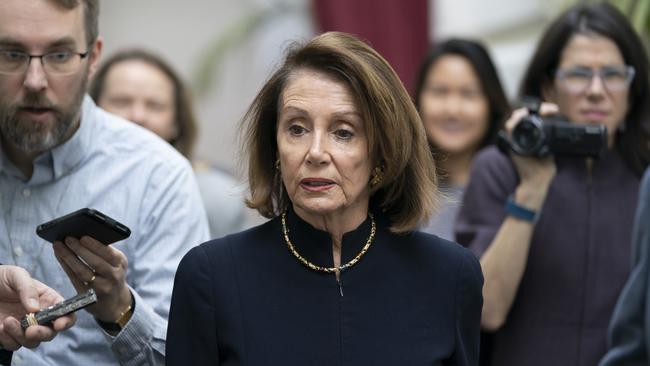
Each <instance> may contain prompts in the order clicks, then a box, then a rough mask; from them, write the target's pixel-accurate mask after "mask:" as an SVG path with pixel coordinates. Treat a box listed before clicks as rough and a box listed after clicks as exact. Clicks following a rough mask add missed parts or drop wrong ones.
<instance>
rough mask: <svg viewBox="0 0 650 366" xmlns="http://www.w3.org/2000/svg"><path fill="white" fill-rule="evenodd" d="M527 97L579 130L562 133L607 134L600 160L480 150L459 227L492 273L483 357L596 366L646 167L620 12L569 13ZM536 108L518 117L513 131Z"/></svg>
mask: <svg viewBox="0 0 650 366" xmlns="http://www.w3.org/2000/svg"><path fill="white" fill-rule="evenodd" d="M521 96H522V97H523V96H532V97H535V98H539V99H541V100H543V101H545V102H547V103H543V104H542V105H541V108H540V113H541V115H543V116H545V115H550V114H557V113H558V112H559V114H560V115H561V116H560V118H561V119H563V120H566V121H569V122H570V123H571V124H569V125H565V129H563V131H566V130H567V129H568V128H577V127H578V126H576V125H575V124H582V125H584V126H585V127H584V128H583V130H582V131H585V132H586V131H590V130H599V127H602V126H604V127H606V128H607V133H606V134H605V135H604V136H603V139H602V140H601V141H602V144H603V145H604V146H602V147H603V149H602V150H601V151H602V153H601V154H600V156H599V158H598V159H594V158H593V157H587V156H585V155H580V154H578V155H577V156H576V155H572V154H571V153H576V151H573V152H572V151H570V150H571V149H570V148H568V149H567V150H569V151H568V152H569V153H567V154H556V155H555V156H552V155H551V156H548V155H546V156H544V155H541V156H540V155H538V154H537V153H535V152H533V153H529V154H523V153H520V154H516V153H514V152H510V153H509V154H508V153H502V152H500V151H498V150H497V149H496V148H487V149H485V150H483V151H481V152H480V153H479V154H478V155H477V157H476V161H475V164H474V165H473V168H472V172H471V175H470V180H469V183H468V185H467V188H466V191H465V194H464V196H463V206H462V207H461V209H460V212H459V216H458V220H457V222H456V226H455V228H456V239H457V240H458V241H459V242H460V243H461V244H463V245H466V246H468V247H469V248H470V249H471V250H472V251H473V252H474V253H475V254H476V255H477V256H479V257H480V259H481V265H482V269H483V274H484V276H485V286H484V288H483V296H484V299H485V301H484V304H483V314H482V319H481V324H482V326H483V328H484V329H485V330H487V331H490V332H492V334H491V343H487V344H484V345H482V347H481V352H485V353H486V355H487V356H488V357H489V361H490V362H489V364H490V365H495V366H509V365H527V366H547V365H576V366H591V365H596V364H597V363H598V361H599V359H600V358H601V357H602V356H603V355H604V353H605V351H606V334H607V327H608V323H609V320H610V317H611V315H612V311H613V309H614V305H615V303H616V299H617V297H618V295H619V293H620V291H621V289H622V288H623V285H624V284H625V281H626V280H627V278H628V275H629V273H630V243H631V236H632V235H631V234H632V227H633V223H634V211H635V208H636V206H637V200H638V189H639V181H640V177H641V175H642V174H643V171H644V170H645V168H646V167H647V165H648V163H649V162H650V135H649V133H650V85H649V84H648V58H647V55H646V54H645V52H644V48H643V44H642V43H641V40H640V39H639V36H638V35H637V34H636V33H635V31H634V29H633V28H632V27H631V26H630V23H629V22H628V20H627V19H626V18H625V17H624V16H623V15H622V14H621V13H620V12H619V11H618V10H616V8H614V7H613V6H611V5H609V4H606V3H598V4H580V5H576V6H573V7H571V8H569V9H568V10H567V11H565V12H564V13H563V14H561V15H560V16H559V17H558V18H557V19H556V20H555V22H553V23H552V24H551V25H550V27H548V29H547V30H546V32H545V34H544V36H543V37H542V39H541V41H540V42H539V44H538V46H537V51H536V52H535V54H534V56H533V58H532V59H531V62H530V64H529V66H528V70H527V72H526V73H525V76H524V78H523V82H522V87H521ZM535 109H537V108H535ZM530 113H531V112H530V111H529V110H527V109H526V108H522V109H518V110H516V111H515V112H513V114H512V116H511V117H510V118H509V119H508V121H506V123H505V126H506V130H507V131H508V133H511V132H512V131H513V130H514V129H515V127H516V126H517V125H518V124H519V123H521V121H522V119H523V118H524V117H526V116H528V115H530ZM556 117H557V116H556ZM544 123H546V124H548V123H549V122H548V120H546V121H544ZM596 126H598V128H594V127H596ZM531 131H532V130H531ZM529 136H530V135H529ZM540 136H542V135H540ZM558 136H561V134H558ZM571 136H577V134H572V135H571ZM534 140H535V139H531V140H530V141H534ZM580 140H581V139H576V140H574V141H571V142H570V143H569V142H568V139H567V140H565V142H566V145H568V146H567V147H578V146H581V145H583V144H580ZM531 146H532V144H531Z"/></svg>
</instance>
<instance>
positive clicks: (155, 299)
mask: <svg viewBox="0 0 650 366" xmlns="http://www.w3.org/2000/svg"><path fill="white" fill-rule="evenodd" d="M0 207H1V212H0V262H3V263H4V264H16V265H18V266H21V267H23V268H25V269H27V270H28V271H29V272H30V273H31V274H32V276H34V277H35V278H37V279H38V280H40V281H42V282H44V283H46V284H47V285H49V286H51V287H53V288H54V289H56V290H57V291H59V292H60V293H61V294H62V295H63V296H64V297H66V298H68V297H70V296H72V295H74V294H75V293H76V291H75V290H74V288H73V287H72V284H71V283H70V280H69V279H68V277H67V276H66V274H65V272H64V271H63V269H62V268H61V266H60V265H59V263H58V262H57V260H56V258H55V257H54V252H53V250H52V245H51V244H50V243H48V242H46V241H44V240H42V239H41V238H39V237H38V236H37V235H36V233H35V229H36V226H37V225H38V224H41V223H43V222H46V221H49V220H51V219H54V218H56V217H59V216H62V215H64V214H67V213H70V212H72V211H75V210H77V209H79V208H83V207H90V208H94V209H97V210H99V211H101V212H103V213H105V214H107V215H109V216H111V217H113V218H114V219H116V220H118V221H120V222H122V223H124V224H126V225H127V226H128V227H129V228H130V229H131V231H132V234H131V237H130V238H128V239H127V240H125V241H123V242H119V243H116V244H114V246H115V248H117V249H119V250H121V251H122V252H124V253H125V254H126V256H127V258H128V261H129V266H128V272H127V275H126V280H127V283H128V285H129V287H130V288H131V292H132V293H133V296H134V298H135V302H136V307H135V312H134V314H133V316H132V318H131V320H130V321H129V323H127V325H126V327H125V328H124V329H123V330H122V331H121V332H120V333H119V334H118V335H117V336H116V337H111V336H109V335H108V334H107V333H105V332H104V331H103V330H102V329H101V328H100V327H99V325H98V324H97V323H96V322H95V320H94V319H93V317H92V316H91V315H90V314H89V313H87V312H85V311H80V312H78V313H77V323H76V324H75V326H74V327H72V328H71V329H70V330H67V331H64V332H62V333H61V334H59V335H58V336H57V337H56V338H55V339H54V340H53V341H52V342H47V343H43V344H41V346H39V347H38V348H36V349H34V350H29V349H26V348H22V349H20V350H19V351H18V352H15V353H14V358H13V363H14V364H24V365H30V366H35V365H93V366H99V365H115V364H117V363H118V362H119V363H120V364H124V365H142V364H162V363H164V354H165V337H166V329H167V316H168V313H169V303H170V298H171V293H172V286H173V280H174V274H175V271H176V267H177V265H178V263H179V261H180V259H181V258H182V257H183V255H184V254H185V253H186V252H187V251H188V250H189V249H191V248H192V247H193V246H195V245H197V244H199V243H201V242H203V241H205V240H207V239H208V226H207V221H206V217H205V211H204V209H203V205H202V203H201V199H200V196H199V193H198V188H197V184H196V181H195V178H194V175H193V173H192V169H191V167H190V165H189V163H188V162H187V160H185V159H184V158H183V157H182V156H181V155H180V154H178V153H177V152H176V151H175V150H174V149H173V148H172V147H171V146H170V145H169V144H167V143H166V142H164V141H163V140H161V139H159V138H158V137H156V136H155V135H154V134H152V133H150V132H149V131H147V130H145V129H143V128H141V127H139V126H137V125H135V124H133V123H130V122H128V121H125V120H123V119H120V118H118V117H116V116H114V115H111V114H109V113H107V112H105V111H103V110H102V109H100V108H98V107H97V106H95V104H94V103H93V101H92V100H91V99H90V98H89V97H86V98H85V100H84V102H83V106H82V114H81V125H80V127H79V129H78V130H77V131H76V133H75V134H74V135H73V136H72V138H70V139H69V140H68V141H66V142H65V143H64V144H62V145H60V146H58V147H56V148H54V149H52V150H51V151H49V152H46V153H44V154H42V155H41V156H39V157H38V158H37V159H36V160H35V161H34V173H33V175H32V177H31V178H30V179H26V178H25V177H24V175H23V174H22V173H21V172H20V171H19V170H18V169H17V168H16V167H15V166H14V165H13V164H12V163H11V162H10V161H9V160H8V159H7V157H6V156H5V155H4V154H3V153H2V149H0Z"/></svg>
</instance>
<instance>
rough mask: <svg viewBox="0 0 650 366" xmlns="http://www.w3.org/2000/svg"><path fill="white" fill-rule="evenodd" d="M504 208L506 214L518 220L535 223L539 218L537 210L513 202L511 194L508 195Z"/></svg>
mask: <svg viewBox="0 0 650 366" xmlns="http://www.w3.org/2000/svg"><path fill="white" fill-rule="evenodd" d="M505 208H506V213H507V214H508V215H510V216H512V217H514V218H517V219H520V220H524V221H528V222H532V223H536V222H537V219H538V218H539V212H537V211H535V210H531V209H529V208H526V207H524V206H520V205H519V204H517V202H515V200H514V198H513V197H512V195H510V196H508V200H507V201H506V206H505Z"/></svg>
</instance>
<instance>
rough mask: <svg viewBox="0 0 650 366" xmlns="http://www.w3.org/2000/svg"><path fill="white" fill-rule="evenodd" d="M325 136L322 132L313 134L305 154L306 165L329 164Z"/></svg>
mask: <svg viewBox="0 0 650 366" xmlns="http://www.w3.org/2000/svg"><path fill="white" fill-rule="evenodd" d="M325 138H326V134H325V133H322V132H315V133H314V134H313V138H312V139H311V144H310V146H309V151H308V152H307V163H309V164H313V165H319V164H326V163H327V162H329V154H328V153H327V151H326V150H327V142H326V140H325Z"/></svg>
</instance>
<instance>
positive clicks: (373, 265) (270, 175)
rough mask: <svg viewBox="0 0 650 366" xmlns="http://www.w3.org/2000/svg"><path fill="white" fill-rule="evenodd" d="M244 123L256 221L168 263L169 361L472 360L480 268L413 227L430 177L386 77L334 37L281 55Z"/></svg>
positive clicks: (404, 101)
mask: <svg viewBox="0 0 650 366" xmlns="http://www.w3.org/2000/svg"><path fill="white" fill-rule="evenodd" d="M244 121H245V122H246V125H245V133H246V135H245V136H246V141H245V144H244V146H245V149H247V151H246V152H247V154H248V157H249V161H248V166H249V184H250V198H249V199H248V205H249V206H250V207H252V208H255V209H257V210H258V211H259V212H260V213H261V214H262V215H264V216H266V217H269V218H271V220H270V221H268V222H267V223H265V224H263V225H261V226H258V227H255V228H252V229H250V230H247V231H244V232H242V233H239V234H235V235H230V236H227V237H225V238H221V239H217V240H213V241H211V242H208V243H205V244H203V245H201V246H199V247H197V248H195V249H193V250H192V251H190V252H189V253H188V254H187V255H186V257H185V258H184V259H183V261H182V263H181V264H180V266H179V269H178V272H177V275H176V281H175V284H174V294H173V298H172V305H171V313H170V319H169V327H168V334H167V352H166V354H167V364H168V365H476V364H477V356H478V346H479V345H478V341H479V322H480V311H481V305H482V297H481V287H482V275H481V269H480V266H479V264H478V261H477V259H476V258H475V257H474V256H473V255H472V254H471V253H470V252H469V251H467V250H465V249H463V248H462V247H461V246H459V245H457V244H455V243H452V242H449V241H445V240H443V239H440V238H438V237H436V236H433V235H429V234H424V233H421V232H417V231H414V229H415V228H416V227H417V226H418V224H419V223H421V222H423V221H424V220H426V218H427V217H428V216H429V214H430V213H431V212H432V211H433V209H434V207H435V204H436V200H437V187H436V175H435V169H434V166H433V161H432V158H431V154H430V153H429V150H428V145H427V140H426V137H425V132H424V129H423V127H422V123H421V121H420V119H419V117H418V113H417V111H416V109H415V107H414V106H413V104H412V103H411V101H410V98H409V96H408V94H407V93H406V91H405V90H404V87H403V86H402V84H401V82H400V81H399V79H398V77H397V76H396V75H395V73H394V71H393V70H392V69H391V68H390V66H389V65H388V63H387V62H386V61H385V60H384V59H383V58H382V57H381V56H380V55H379V54H378V53H377V52H375V51H374V50H373V49H371V48H370V47H369V46H368V45H366V44H365V43H363V42H361V41H359V40H357V39H356V38H354V37H352V36H349V35H346V34H343V33H325V34H323V35H320V36H318V37H316V38H314V39H313V40H311V41H310V42H308V43H306V44H305V45H302V46H295V47H293V48H292V49H291V50H290V51H289V53H288V55H287V57H286V59H285V61H284V64H283V65H282V66H281V67H280V68H279V69H278V70H277V71H276V72H275V73H274V74H273V75H272V76H271V78H270V79H269V80H268V82H267V83H266V84H265V85H264V86H263V87H262V90H261V91H260V93H259V94H258V95H257V97H256V98H255V100H254V101H253V103H252V105H251V107H250V109H249V111H248V113H247V114H246V116H245V118H244Z"/></svg>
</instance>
